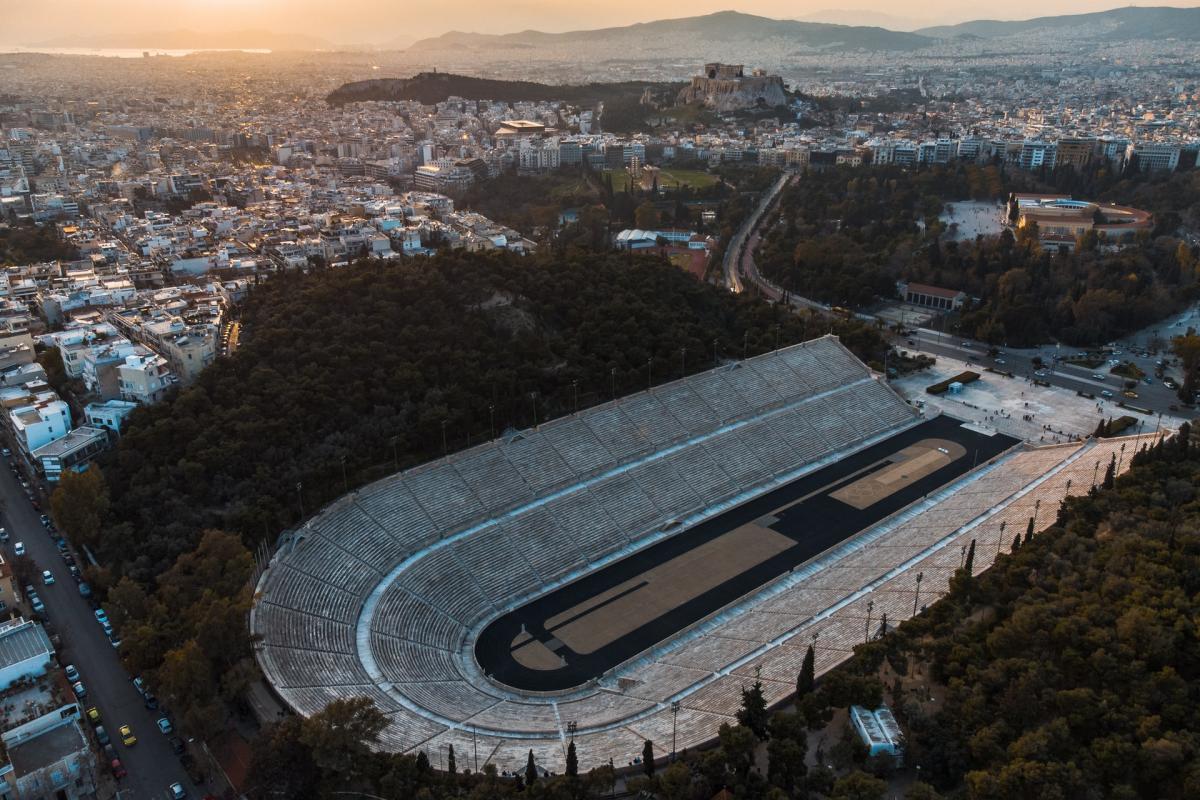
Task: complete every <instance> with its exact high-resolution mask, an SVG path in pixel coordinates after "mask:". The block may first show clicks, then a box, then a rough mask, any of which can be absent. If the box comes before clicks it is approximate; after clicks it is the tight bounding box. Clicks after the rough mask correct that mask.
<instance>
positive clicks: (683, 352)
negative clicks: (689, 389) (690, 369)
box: [679, 347, 687, 378]
mask: <svg viewBox="0 0 1200 800" xmlns="http://www.w3.org/2000/svg"><path fill="white" fill-rule="evenodd" d="M684 375H687V348H686V347H681V348H679V377H681V378H682V377H683V376H684Z"/></svg>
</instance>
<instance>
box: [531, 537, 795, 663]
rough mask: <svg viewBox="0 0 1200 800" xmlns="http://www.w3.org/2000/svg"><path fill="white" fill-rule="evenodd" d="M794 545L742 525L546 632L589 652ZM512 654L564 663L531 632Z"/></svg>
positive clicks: (555, 620)
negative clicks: (534, 638)
mask: <svg viewBox="0 0 1200 800" xmlns="http://www.w3.org/2000/svg"><path fill="white" fill-rule="evenodd" d="M683 535H685V536H686V535H687V534H683ZM794 544H795V542H794V541H793V540H791V539H789V538H788V537H787V536H784V535H783V534H781V533H776V532H775V531H773V530H771V529H770V528H764V527H762V526H761V525H756V524H754V523H750V524H748V525H742V526H740V527H738V528H735V529H734V530H732V531H730V532H729V533H727V534H725V535H724V536H720V537H718V538H716V539H713V540H711V541H709V542H705V543H704V544H702V545H700V546H699V547H697V548H695V549H693V550H689V551H688V552H686V553H683V554H681V555H678V556H676V557H675V558H672V559H671V560H670V561H666V562H664V563H662V564H660V565H658V566H657V567H654V568H653V569H651V570H647V571H646V572H643V573H641V574H640V575H638V576H636V577H634V578H631V579H629V580H628V581H625V582H624V583H622V584H619V585H617V586H614V587H612V588H611V589H609V590H608V591H606V592H604V593H602V594H599V595H596V596H594V597H589V598H588V599H587V600H586V601H584V602H582V603H579V604H578V605H576V606H574V607H572V608H569V609H567V610H565V611H563V612H561V613H559V614H556V615H555V616H553V617H551V618H549V619H547V620H546V622H545V626H546V630H547V632H549V633H550V634H552V635H553V636H554V637H555V638H557V639H558V640H559V641H560V642H562V643H563V644H565V645H566V646H567V647H569V648H570V649H571V650H572V651H574V652H576V653H578V654H580V655H587V654H588V653H592V652H594V651H596V650H598V649H600V648H601V647H603V646H604V645H606V644H608V643H609V642H612V641H615V640H617V639H619V638H620V637H622V636H624V635H625V634H627V633H630V632H631V631H634V630H637V629H638V628H640V627H641V626H642V625H645V624H646V623H647V622H650V621H652V620H654V619H657V618H658V617H660V616H662V615H663V614H665V613H667V612H668V611H671V610H672V609H675V608H677V607H679V606H680V605H683V604H684V603H686V602H687V601H689V600H691V599H692V598H694V597H697V596H699V595H701V594H703V593H704V592H706V591H708V590H709V589H712V588H714V587H716V586H719V585H720V584H722V583H724V582H725V581H727V580H729V579H730V578H734V577H736V576H738V575H740V574H742V573H743V572H745V571H746V570H748V569H751V568H752V567H755V566H757V565H758V564H761V563H762V562H763V561H766V560H767V559H768V558H770V557H772V556H774V555H777V554H779V553H782V552H783V551H784V550H787V549H788V548H789V547H791V546H793V545H794ZM535 645H536V646H535ZM512 654H513V658H515V659H516V660H517V661H518V662H519V663H520V664H521V665H522V666H525V667H528V668H530V669H537V670H548V669H557V668H558V667H560V666H562V662H561V661H560V660H559V657H558V655H557V654H556V653H554V652H552V651H551V650H550V649H549V648H547V647H546V646H545V645H544V644H542V643H541V642H537V641H534V640H533V639H532V638H530V637H529V635H528V634H527V633H521V634H519V635H518V636H517V637H516V638H515V639H514V640H513V651H512Z"/></svg>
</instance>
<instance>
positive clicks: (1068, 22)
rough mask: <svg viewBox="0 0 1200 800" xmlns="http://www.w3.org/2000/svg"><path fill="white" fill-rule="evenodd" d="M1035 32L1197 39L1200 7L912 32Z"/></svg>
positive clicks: (1133, 10) (934, 34) (1128, 10)
mask: <svg viewBox="0 0 1200 800" xmlns="http://www.w3.org/2000/svg"><path fill="white" fill-rule="evenodd" d="M1035 31H1051V32H1053V31H1061V32H1064V33H1066V32H1070V33H1073V34H1074V35H1075V37H1076V38H1078V37H1079V36H1084V37H1087V38H1098V39H1110V40H1127V39H1185V40H1196V39H1200V8H1170V7H1165V6H1162V7H1145V8H1142V7H1135V6H1130V7H1127V8H1114V9H1112V10H1110V11H1096V12H1093V13H1091V14H1070V15H1066V16H1058V17H1038V18H1037V19H1027V20H1021V21H1016V22H1004V21H1000V20H977V21H975V22H963V23H961V24H959V25H938V26H935V27H932V28H921V29H920V30H918V31H915V33H918V34H921V35H923V36H930V37H934V38H937V39H953V38H955V37H960V36H977V37H980V38H985V39H994V38H999V37H1002V36H1015V35H1019V34H1029V33H1033V32H1035Z"/></svg>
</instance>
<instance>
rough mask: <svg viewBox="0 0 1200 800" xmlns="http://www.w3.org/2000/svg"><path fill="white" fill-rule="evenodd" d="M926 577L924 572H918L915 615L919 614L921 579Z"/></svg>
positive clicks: (914, 599)
mask: <svg viewBox="0 0 1200 800" xmlns="http://www.w3.org/2000/svg"><path fill="white" fill-rule="evenodd" d="M924 579H925V573H924V572H918V573H917V592H916V594H914V595H913V616H914V617H915V616H916V615H917V600H918V598H920V597H921V581H923V580H924Z"/></svg>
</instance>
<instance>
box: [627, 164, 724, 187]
mask: <svg viewBox="0 0 1200 800" xmlns="http://www.w3.org/2000/svg"><path fill="white" fill-rule="evenodd" d="M604 175H605V176H612V183H613V191H614V192H624V191H628V190H629V181H630V176H629V170H627V169H618V170H605V171H604ZM717 180H718V179H717V176H716V175H713V174H711V173H708V172H703V171H702V170H698V169H669V168H665V167H664V168H663V169H661V170H659V172H658V188H660V189H678V188H679V187H680V186H684V185H686V186H691V187H692V188H693V189H706V188H708V187H709V186H713V185H715V184H716V182H717ZM650 181H651V179H650V178H649V177H648V175H647V177H646V178H644V179H643V186H642V188H644V189H649V188H650V185H651V182H650Z"/></svg>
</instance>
